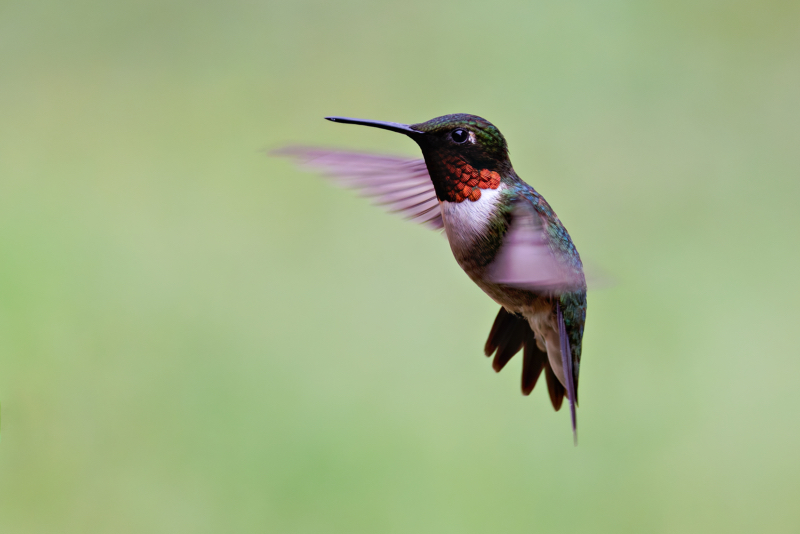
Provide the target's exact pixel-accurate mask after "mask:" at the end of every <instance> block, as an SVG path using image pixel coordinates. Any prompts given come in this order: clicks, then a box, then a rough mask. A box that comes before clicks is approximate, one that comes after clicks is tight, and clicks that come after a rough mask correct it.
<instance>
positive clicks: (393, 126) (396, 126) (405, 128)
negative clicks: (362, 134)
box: [325, 117, 424, 135]
mask: <svg viewBox="0 0 800 534" xmlns="http://www.w3.org/2000/svg"><path fill="white" fill-rule="evenodd" d="M325 118H326V119H328V120H329V121H332V122H341V123H344V124H360V125H362V126H372V127H373V128H382V129H384V130H389V131H391V132H397V133H401V134H406V135H414V134H417V135H419V134H421V133H424V132H420V131H419V130H415V129H413V128H412V127H411V126H409V125H408V124H400V123H399V122H385V121H371V120H367V119H351V118H349V117H325Z"/></svg>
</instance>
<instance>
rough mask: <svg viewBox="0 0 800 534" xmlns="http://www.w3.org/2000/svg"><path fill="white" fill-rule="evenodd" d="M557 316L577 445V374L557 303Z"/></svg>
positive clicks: (559, 306) (565, 328) (562, 359)
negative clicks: (574, 370)
mask: <svg viewBox="0 0 800 534" xmlns="http://www.w3.org/2000/svg"><path fill="white" fill-rule="evenodd" d="M556 314H557V319H558V338H559V346H560V347H561V361H562V363H563V365H564V378H566V381H567V383H566V384H565V385H566V387H567V397H569V414H570V417H571V418H572V435H573V438H574V440H575V445H577V444H578V422H577V420H576V416H575V400H576V398H575V392H576V388H575V373H574V372H573V367H572V350H571V349H570V346H569V337H568V336H567V326H566V325H565V324H564V315H563V314H562V313H561V304H560V303H558V302H556Z"/></svg>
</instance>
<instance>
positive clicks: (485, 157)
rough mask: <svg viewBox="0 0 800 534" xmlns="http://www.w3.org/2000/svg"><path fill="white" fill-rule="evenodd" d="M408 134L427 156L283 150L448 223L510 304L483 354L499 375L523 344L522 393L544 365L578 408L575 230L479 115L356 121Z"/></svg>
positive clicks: (473, 274) (415, 213) (469, 258)
mask: <svg viewBox="0 0 800 534" xmlns="http://www.w3.org/2000/svg"><path fill="white" fill-rule="evenodd" d="M326 119H328V120H329V121H333V122H339V123H345V124H360V125H363V126H371V127H374V128H382V129H384V130H389V131H392V132H397V133H401V134H404V135H406V136H408V137H410V138H411V139H412V140H414V141H415V142H416V143H417V145H419V148H420V149H421V150H422V155H423V157H424V160H409V159H403V158H397V157H388V156H380V155H370V154H361V153H354V152H339V151H332V150H325V149H316V148H309V147H289V148H284V149H282V150H280V151H278V154H279V155H284V156H289V157H292V158H294V159H295V160H296V161H298V162H299V163H300V164H301V165H303V166H304V167H306V168H311V169H314V170H317V171H321V172H322V173H324V174H327V175H329V176H331V177H333V178H334V179H335V180H336V181H337V182H339V183H340V184H342V185H345V186H349V187H353V188H356V189H359V190H361V192H362V193H364V194H365V195H366V196H373V197H376V199H377V201H378V203H380V204H383V205H385V206H386V207H387V208H388V209H389V210H391V211H396V212H400V213H402V214H404V215H406V216H407V217H408V218H409V219H411V220H412V221H417V222H420V223H425V224H427V225H428V226H431V227H433V228H444V232H445V235H446V236H447V240H448V241H449V242H450V248H451V249H452V251H453V255H454V256H455V259H456V261H457V262H458V265H459V266H461V268H462V269H463V270H464V272H465V273H467V275H468V276H469V277H470V278H471V279H472V281H473V282H475V284H477V285H478V287H480V288H481V289H482V290H483V291H484V292H485V293H486V294H487V295H489V297H491V298H492V300H494V301H495V302H496V303H497V304H499V305H500V306H501V308H500V311H499V313H498V314H497V318H496V319H495V321H494V324H493V325H492V329H491V331H490V332H489V338H488V339H487V341H486V345H485V347H484V352H485V354H486V356H491V355H492V354H494V360H493V362H492V367H493V368H494V370H495V371H497V372H499V371H500V370H501V369H502V368H503V367H504V366H505V365H506V363H508V361H509V360H510V359H511V358H512V357H513V356H514V354H516V353H517V352H519V350H520V349H522V354H523V355H522V393H523V394H525V395H529V394H530V392H531V391H532V390H533V387H534V386H535V385H536V382H537V380H538V379H539V377H540V375H541V373H542V371H544V376H545V381H546V382H547V389H548V391H549V393H550V401H551V402H552V404H553V408H555V409H556V410H559V409H560V408H561V405H562V402H563V399H564V396H566V397H567V398H568V399H569V404H570V415H571V420H572V430H573V436H574V439H575V442H576V444H577V425H576V417H575V405H576V403H577V400H578V373H579V370H580V360H581V340H582V338H583V327H584V323H585V320H586V279H585V277H584V273H583V264H582V263H581V258H580V256H579V255H578V251H577V249H576V248H575V245H574V244H573V243H572V239H571V238H570V236H569V234H568V233H567V230H566V229H565V228H564V225H563V224H561V221H560V220H559V219H558V217H557V216H556V214H555V212H554V211H553V209H552V208H551V207H550V205H549V204H548V203H547V202H546V201H545V199H544V198H543V197H542V196H541V195H540V194H539V193H537V192H536V190H535V189H534V188H533V187H531V186H530V185H528V184H526V183H525V182H523V181H522V179H521V178H520V177H519V176H517V173H516V172H514V169H513V167H512V166H511V161H510V160H509V158H508V147H507V144H506V140H505V138H504V137H503V135H502V134H501V133H500V130H498V129H497V128H496V127H495V126H494V125H493V124H492V123H490V122H489V121H487V120H485V119H483V118H481V117H477V116H475V115H467V114H455V115H445V116H442V117H437V118H435V119H431V120H429V121H427V122H422V123H419V124H411V125H406V124H399V123H395V122H383V121H373V120H362V119H351V118H347V117H326Z"/></svg>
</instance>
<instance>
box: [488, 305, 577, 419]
mask: <svg viewBox="0 0 800 534" xmlns="http://www.w3.org/2000/svg"><path fill="white" fill-rule="evenodd" d="M520 349H523V351H522V393H523V394H524V395H530V393H531V391H533V387H534V386H535V385H536V381H537V380H539V376H540V375H541V374H542V370H544V377H545V379H546V381H547V391H548V392H549V393H550V402H552V403H553V408H555V409H556V411H558V410H559V409H560V408H561V404H562V402H563V401H564V396H565V395H566V393H567V392H566V390H565V389H564V386H562V385H561V382H559V381H558V378H556V375H555V374H554V373H553V370H552V369H551V368H550V363H549V362H548V360H547V353H546V352H544V351H543V350H541V349H540V348H539V347H538V346H537V345H536V339H535V338H534V334H533V330H531V327H530V325H529V324H528V320H527V319H525V318H524V317H523V316H522V315H519V314H516V313H509V312H507V311H506V309H505V308H500V311H499V312H498V313H497V318H496V319H495V320H494V324H493V325H492V330H491V331H490V332H489V339H487V340H486V346H485V347H484V348H483V352H484V354H486V356H491V355H492V354H494V360H493V361H492V367H493V368H494V370H495V371H497V372H498V373H499V372H500V370H501V369H502V368H503V367H505V365H506V364H507V363H508V361H509V360H510V359H511V358H512V356H514V355H515V354H516V353H517V352H519V350H520ZM495 351H496V352H495Z"/></svg>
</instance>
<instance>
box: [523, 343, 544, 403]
mask: <svg viewBox="0 0 800 534" xmlns="http://www.w3.org/2000/svg"><path fill="white" fill-rule="evenodd" d="M547 366H548V363H547V353H546V352H544V351H543V350H541V349H540V348H539V347H538V346H537V345H536V338H535V337H534V335H533V330H528V332H527V336H526V337H525V348H524V349H523V351H522V394H523V395H530V394H531V391H533V387H534V386H535V385H536V382H537V380H539V376H540V375H541V374H542V369H544V368H545V367H547Z"/></svg>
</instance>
